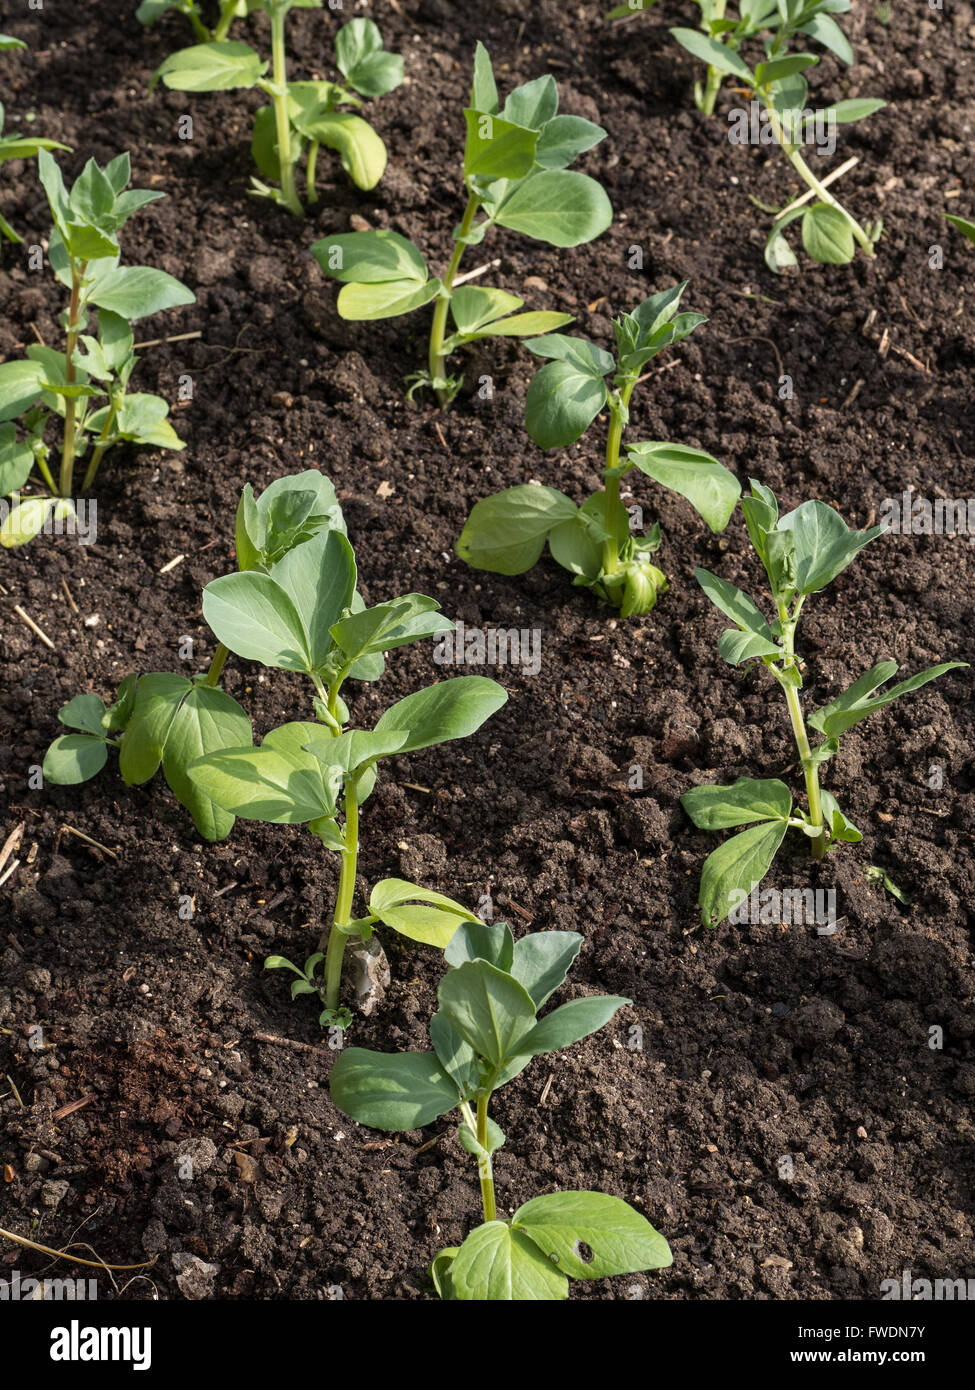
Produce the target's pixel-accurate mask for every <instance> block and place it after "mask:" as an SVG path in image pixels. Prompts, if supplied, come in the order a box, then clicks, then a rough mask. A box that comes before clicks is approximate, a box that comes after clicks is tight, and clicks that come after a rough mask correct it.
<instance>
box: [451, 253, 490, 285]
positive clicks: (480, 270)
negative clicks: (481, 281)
mask: <svg viewBox="0 0 975 1390" xmlns="http://www.w3.org/2000/svg"><path fill="white" fill-rule="evenodd" d="M500 264H501V260H500V257H499V258H498V259H497V260H496V261H488V262H487V264H486V265H479V266H478V267H477V269H476V270H467V271H465V272H464V274H463V275H455V276H454V289H456V288H457V286H458V285H462V284H463V283H464V281H465V280H476V279H477V277H478V276H479V275H486V274H487V272H488V271H489V270H497V268H498V266H499V265H500Z"/></svg>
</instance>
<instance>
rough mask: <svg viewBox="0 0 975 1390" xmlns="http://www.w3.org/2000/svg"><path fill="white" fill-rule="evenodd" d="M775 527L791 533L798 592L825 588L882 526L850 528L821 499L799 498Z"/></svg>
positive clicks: (883, 530)
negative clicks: (793, 507)
mask: <svg viewBox="0 0 975 1390" xmlns="http://www.w3.org/2000/svg"><path fill="white" fill-rule="evenodd" d="M778 529H779V530H780V531H790V532H791V533H792V537H793V540H794V542H795V555H796V590H797V592H798V593H800V594H812V593H816V592H817V590H819V589H825V587H826V585H827V584H829V583H830V581H831V580H833V579H835V578H836V576H837V575H838V574H840V573H841V572H842V571H843V570H845V569H846V567H847V565H848V564H850V562H851V561H852V560H853V559H854V558H855V556H856V555H857V554H858V553H859V552H860V551H861V550H862V549H863V547H864V546H865V545H869V544H870V542H871V541H873V540H876V539H877V537H878V536H882V535H883V534H884V532H885V530H886V528H885V527H883V526H871V527H870V529H869V530H867V531H851V530H850V528H849V527H848V526H847V524H846V522H845V521H844V520H843V518H842V517H841V516H840V514H839V512H837V511H836V510H835V509H834V508H833V507H829V506H827V505H826V503H825V502H803V503H802V505H801V506H799V507H796V509H795V511H791V512H789V513H788V515H787V516H784V517H782V518H781V519H780V521H779V523H778Z"/></svg>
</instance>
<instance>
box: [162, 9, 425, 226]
mask: <svg viewBox="0 0 975 1390" xmlns="http://www.w3.org/2000/svg"><path fill="white" fill-rule="evenodd" d="M322 4H323V0H258V3H256V4H252V5H251V6H250V8H251V9H252V10H261V11H263V13H264V14H266V15H267V17H268V20H269V22H270V26H271V59H270V64H269V63H268V61H267V60H266V59H264V58H262V57H261V55H260V53H258V52H257V50H256V49H254V48H251V46H250V45H249V44H246V43H238V42H235V41H232V40H222V39H221V40H214V41H212V42H207V43H200V44H196V45H194V46H193V47H192V48H181V49H180V50H179V52H177V53H172V54H170V56H169V57H168V58H167V59H166V61H165V62H164V63H161V64H160V65H159V67H158V68H157V69H156V71H155V73H154V74H153V77H152V81H151V83H150V84H149V86H150V90H151V89H152V88H153V87H154V86H155V85H156V83H157V82H159V81H162V82H164V83H165V84H166V86H167V87H171V88H172V89H173V90H174V91H177V92H224V91H228V90H231V89H240V88H252V87H257V88H258V89H259V90H260V91H262V92H264V93H265V94H266V95H267V96H269V97H270V98H271V100H270V104H269V105H267V106H262V107H261V108H260V110H259V111H258V112H257V115H256V116H255V118H254V133H253V139H252V141H251V154H252V155H253V157H254V163H255V164H256V165H257V167H258V169H259V170H260V172H261V173H262V174H263V175H264V177H265V178H268V179H272V180H273V181H274V182H275V183H276V184H278V185H279V186H278V187H277V188H273V187H271V186H270V185H268V184H266V183H263V182H262V181H261V180H260V179H257V178H252V179H251V184H252V185H253V186H252V188H251V190H250V191H251V193H253V194H254V195H255V196H257V197H262V198H270V199H271V201H272V202H275V203H279V204H280V205H281V206H282V207H286V208H287V209H288V211H289V212H292V213H294V214H295V216H296V217H302V216H303V215H304V211H305V210H304V207H303V206H302V202H301V198H300V197H299V196H298V190H297V187H296V183H295V170H296V168H297V166H298V165H299V163H300V162H301V159H302V157H305V161H306V162H305V186H306V193H305V197H306V200H307V201H308V202H309V203H314V202H315V201H316V199H317V196H318V195H317V193H316V190H315V177H316V170H317V164H318V150H319V147H320V146H321V145H324V146H325V147H326V149H330V150H335V151H336V152H337V154H338V156H339V159H340V160H341V161H342V168H343V169H344V170H345V172H346V173H347V174H348V175H349V177H350V178H351V180H352V182H353V183H354V184H355V185H356V187H357V188H364V189H369V188H375V186H376V184H377V183H378V182H379V180H380V179H381V178H382V176H383V172H384V170H385V168H386V146H385V145H384V144H383V142H382V140H380V138H379V136H378V135H377V134H376V132H375V131H374V130H373V128H372V126H371V125H370V124H369V122H368V121H365V120H363V118H362V117H361V116H357V115H355V113H354V112H351V111H344V110H340V109H339V108H340V107H345V106H361V105H362V102H361V101H360V99H359V97H360V96H362V97H378V96H382V95H383V94H384V93H386V92H391V91H392V90H393V88H394V87H398V86H399V84H400V83H401V82H402V80H403V59H402V58H401V57H400V56H399V54H396V53H386V52H385V51H384V49H383V41H382V35H381V34H380V32H379V30H378V29H377V27H376V25H375V24H374V23H373V22H372V20H371V19H361V18H360V19H350V20H349V22H348V24H343V25H342V28H341V29H340V30H339V31H338V33H337V34H336V36H335V59H336V64H337V66H338V69H339V71H340V72H341V74H342V76H343V77H344V78H345V81H344V82H343V83H338V82H289V81H288V64H287V50H286V47H285V20H286V19H287V17H288V14H289V13H290V11H291V10H294V9H302V10H312V9H314V10H318V9H321V8H322ZM269 66H270V69H271V75H270V77H268V76H266V74H267V71H268V67H269ZM356 92H358V93H359V96H356V95H355V94H356Z"/></svg>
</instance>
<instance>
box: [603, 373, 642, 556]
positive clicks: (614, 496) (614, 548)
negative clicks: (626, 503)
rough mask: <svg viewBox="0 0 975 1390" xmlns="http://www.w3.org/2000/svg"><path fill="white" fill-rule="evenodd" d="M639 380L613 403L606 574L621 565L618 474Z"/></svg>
mask: <svg viewBox="0 0 975 1390" xmlns="http://www.w3.org/2000/svg"><path fill="white" fill-rule="evenodd" d="M636 382H637V379H636V377H633V378H632V379H631V380H628V381H627V382H625V383H624V385H623V386H622V387H621V388H620V390H619V394H618V396H615V397H613V398H612V399H611V401H610V407H609V408H610V420H609V434H608V436H607V439H606V469H605V472H604V474H603V485H604V493H603V502H604V512H603V521H604V526H605V529H606V532H607V538H606V540H605V541H603V574H615V573H616V571H617V570H618V569H619V562H620V537H619V532H618V530H617V520H618V517H617V513H618V512H619V505H620V479H619V474H618V473H617V472H616V471H615V470H616V469H617V468H618V467H619V462H620V446H621V444H622V442H623V431H624V429H625V428H626V414H627V407H628V406H629V404H630V397H631V396H632V395H633V388H634V386H635V385H636Z"/></svg>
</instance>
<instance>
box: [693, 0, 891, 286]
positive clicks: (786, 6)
mask: <svg viewBox="0 0 975 1390" xmlns="http://www.w3.org/2000/svg"><path fill="white" fill-rule="evenodd" d="M850 8H851V5H850V0H742V4H741V5H740V6H739V9H740V13H741V19H740V21H739V22H738V24H735V23H734V22H733V21H732V20H729V19H726V18H725V17H724V7H723V6H722V7H721V12H720V13H715V11H714V7H713V6H711V7H705V9H706V11H707V12H706V15H705V22H704V24H703V25H702V27H703V28H704V30H705V32H704V33H701V32H700V31H699V30H696V29H671V31H670V32H671V33H672V34H673V36H674V38H675V39H676V40H677V42H678V43H679V44H680V45H681V47H682V48H685V49H687V51H688V52H689V53H691V54H693V56H694V57H695V58H698V59H700V61H701V62H703V63H706V64H707V65H708V82H707V89H706V90H707V93H708V95H709V100H710V109H711V110H713V106H714V95H716V93H717V88H718V86H720V82H721V79H722V78H723V77H724V76H730V77H732V78H734V79H735V80H736V81H737V82H738V83H739V84H741V83H743V84H744V85H745V86H746V87H747V88H748V89H749V90H750V91H752V92H753V93H754V95H755V99H756V100H757V101H758V102H759V103H760V105H761V107H762V109H763V111H764V115H765V119H766V121H767V123H768V129H769V132H770V135H771V137H772V139H773V140H774V142H775V143H776V144H778V145H780V146H781V147H782V149H783V151H784V153H785V156H786V158H787V159H788V160H789V163H790V164H791V165H792V167H793V168H794V169H795V171H796V173H797V174H798V175H799V176H800V178H801V179H802V180H803V182H804V183H805V184H806V185H807V186H808V187H809V188H810V189H811V190H812V192H813V193H814V194H815V195H816V199H817V201H815V202H813V203H811V204H809V205H808V206H800V207H792V208H789V209H787V210H786V211H785V212H783V213H782V214H781V215H779V216H777V218H776V221H775V222H774V224H773V226H772V229H771V231H770V232H769V236H768V240H767V242H766V246H765V260H766V263H767V265H768V266H769V268H770V269H771V270H773V271H776V272H780V271H782V270H784V269H786V268H787V267H791V266H795V265H797V264H798V261H797V259H796V256H795V253H794V252H793V251H792V249H791V248H790V246H789V243H788V242H787V240H786V238H785V236H784V235H783V233H784V231H785V228H786V227H788V226H789V225H790V223H792V222H794V221H796V220H797V219H798V218H801V219H802V226H801V232H802V244H803V247H804V248H805V250H806V253H807V254H808V255H809V256H811V257H812V259H813V260H814V261H819V262H820V263H821V264H826V265H845V264H847V263H848V262H849V261H852V259H853V257H854V255H855V254H856V249H857V246H858V245H859V246H860V248H861V249H862V250H863V252H864V253H865V254H866V255H867V256H872V255H873V254H874V247H875V245H876V243H877V242H878V241H879V239H880V235H881V232H882V231H883V223H882V221H880V220H879V219H878V220H877V221H876V222H874V223H873V224H869V223H868V224H867V225H866V226H861V225H860V223H859V222H858V221H857V220H856V219H855V218H854V217H853V216H852V214H850V213H849V212H847V210H846V208H845V207H843V205H842V203H840V202H839V200H838V199H837V198H835V197H834V195H833V194H832V193H831V192H829V190H828V189H827V188H826V187H825V186H824V184H823V183H822V182H821V181H820V180H819V179H818V178H817V177H816V175H815V174H814V173H813V171H812V170H811V169H810V167H809V165H808V164H807V163H806V161H805V159H804V158H803V156H802V153H801V149H802V145H803V143H804V141H805V140H806V138H807V137H808V132H809V131H810V130H818V129H822V128H823V127H824V125H827V124H828V125H829V126H830V127H832V126H835V125H849V124H851V123H853V122H855V121H860V120H863V118H864V117H865V116H870V115H872V114H873V113H874V112H875V111H879V110H880V109H881V108H882V107H883V106H885V105H886V102H883V101H879V100H876V99H873V98H854V99H849V100H845V101H838V102H834V103H833V104H832V105H829V106H825V107H823V108H821V109H819V110H810V109H809V107H808V105H807V102H808V97H809V87H808V83H807V81H806V78H805V76H804V75H803V74H804V73H805V72H807V71H808V70H809V69H810V68H812V67H814V66H815V65H816V64H817V63H818V62H819V59H818V57H816V55H815V54H813V53H790V52H789V51H788V50H789V47H790V45H791V44H792V42H793V41H794V40H795V38H796V37H797V35H799V34H802V35H804V36H806V37H808V38H812V39H815V40H816V42H818V43H820V44H822V45H823V47H824V48H827V49H829V50H830V52H832V53H834V54H836V56H837V57H838V58H840V59H841V61H842V62H844V63H852V61H853V50H852V48H851V47H850V44H849V41H848V40H847V39H846V37H845V35H844V34H843V31H842V30H841V29H840V27H839V25H838V24H837V23H836V20H835V19H833V18H832V15H834V14H843V13H846V12H847V11H848V10H849V9H850ZM762 31H765V32H767V33H768V35H769V36H768V37H767V38H766V39H765V43H764V48H765V60H764V61H763V62H760V63H756V65H755V67H754V69H752V68H750V67H749V66H748V64H747V63H746V62H745V60H744V58H742V57H741V55H740V53H739V52H738V50H739V48H740V46H741V44H742V43H743V42H744V41H745V40H746V39H748V38H751V37H752V36H754V35H755V34H757V33H759V32H762ZM760 206H761V205H760ZM768 211H774V209H768Z"/></svg>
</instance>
